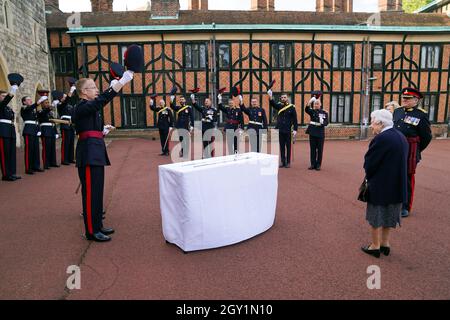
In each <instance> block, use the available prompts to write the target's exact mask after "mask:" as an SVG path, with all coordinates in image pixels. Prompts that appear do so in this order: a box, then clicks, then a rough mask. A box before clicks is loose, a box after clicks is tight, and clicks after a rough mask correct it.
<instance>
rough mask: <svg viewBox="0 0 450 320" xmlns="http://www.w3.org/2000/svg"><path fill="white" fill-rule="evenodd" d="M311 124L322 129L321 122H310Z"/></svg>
mask: <svg viewBox="0 0 450 320" xmlns="http://www.w3.org/2000/svg"><path fill="white" fill-rule="evenodd" d="M309 124H312V125H313V126H318V127H320V126H321V125H322V124H321V123H320V122H314V121H310V122H309Z"/></svg>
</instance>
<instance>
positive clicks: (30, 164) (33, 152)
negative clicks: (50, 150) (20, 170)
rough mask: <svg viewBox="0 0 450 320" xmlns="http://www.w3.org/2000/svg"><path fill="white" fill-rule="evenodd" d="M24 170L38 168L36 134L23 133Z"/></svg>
mask: <svg viewBox="0 0 450 320" xmlns="http://www.w3.org/2000/svg"><path fill="white" fill-rule="evenodd" d="M23 141H24V157H25V171H26V172H31V171H34V170H38V169H40V166H41V161H40V159H39V138H38V137H37V136H36V135H28V134H26V135H24V136H23Z"/></svg>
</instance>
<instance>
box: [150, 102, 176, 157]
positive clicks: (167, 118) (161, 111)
mask: <svg viewBox="0 0 450 320" xmlns="http://www.w3.org/2000/svg"><path fill="white" fill-rule="evenodd" d="M155 98H156V96H153V97H152V98H151V99H150V109H151V110H152V111H153V112H155V113H156V116H157V118H158V129H159V138H160V140H161V151H162V152H161V155H162V156H168V155H169V142H168V138H169V133H170V131H171V130H172V127H173V113H172V110H170V109H169V108H168V107H166V102H165V101H164V100H163V99H161V100H160V101H159V106H156V105H155V100H154V99H155Z"/></svg>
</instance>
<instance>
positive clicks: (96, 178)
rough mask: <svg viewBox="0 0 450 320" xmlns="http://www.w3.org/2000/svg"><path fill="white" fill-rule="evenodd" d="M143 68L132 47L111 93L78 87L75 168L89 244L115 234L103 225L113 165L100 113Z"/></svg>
mask: <svg viewBox="0 0 450 320" xmlns="http://www.w3.org/2000/svg"><path fill="white" fill-rule="evenodd" d="M143 64H144V56H143V53H142V49H141V48H140V47H139V46H135V45H132V46H130V47H128V49H127V52H126V54H125V65H126V66H127V68H128V70H127V71H125V72H124V74H123V76H122V77H121V78H120V79H119V80H116V79H114V80H113V81H111V86H110V88H109V89H108V90H106V91H105V92H103V93H102V94H99V90H98V89H97V86H96V84H95V82H94V80H92V79H88V78H84V79H80V80H78V81H77V83H76V91H77V93H78V96H79V98H80V102H79V103H78V104H77V106H76V107H75V109H74V112H73V115H72V122H73V124H74V125H75V130H76V133H77V134H78V142H77V147H76V165H77V168H78V176H79V178H80V182H81V190H82V203H83V218H84V225H85V235H86V239H88V240H93V241H96V242H106V241H110V240H111V238H110V237H109V235H111V234H112V233H114V230H113V229H111V228H105V227H104V226H103V222H102V215H103V192H104V184H105V166H109V165H110V162H109V158H108V154H107V151H106V145H105V142H104V134H103V130H104V126H103V119H102V117H101V110H102V109H103V108H104V107H105V106H106V105H107V104H108V103H109V102H111V100H113V99H114V97H115V96H116V95H117V94H118V93H119V92H120V91H121V90H122V88H123V86H125V85H126V84H128V83H129V82H131V81H132V80H133V76H134V72H142V71H143Z"/></svg>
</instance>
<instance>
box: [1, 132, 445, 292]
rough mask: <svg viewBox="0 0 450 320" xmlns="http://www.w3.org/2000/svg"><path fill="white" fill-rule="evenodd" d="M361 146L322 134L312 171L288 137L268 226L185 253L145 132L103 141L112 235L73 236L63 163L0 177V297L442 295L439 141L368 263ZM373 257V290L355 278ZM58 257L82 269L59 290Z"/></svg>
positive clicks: (154, 145)
mask: <svg viewBox="0 0 450 320" xmlns="http://www.w3.org/2000/svg"><path fill="white" fill-rule="evenodd" d="M367 145H368V143H367V142H359V141H353V142H351V141H334V142H327V143H326V145H325V152H326V154H325V159H324V165H323V170H322V171H321V172H311V171H308V170H306V168H307V166H308V163H307V158H308V146H307V144H306V143H305V142H301V143H298V144H297V145H296V157H295V159H296V160H295V162H294V164H293V167H292V168H291V169H282V170H280V173H279V197H278V209H277V219H276V223H275V226H274V227H273V228H272V229H271V230H269V231H268V232H267V233H265V234H263V235H262V236H259V237H257V238H254V239H251V240H250V241H247V242H244V243H241V244H238V245H235V246H230V247H226V248H221V249H216V250H210V251H203V252H196V253H191V254H187V255H185V254H183V253H182V252H181V251H180V250H178V249H177V248H176V247H174V246H170V245H166V244H165V242H164V239H163V236H162V232H161V218H160V211H159V194H158V179H157V166H158V165H159V164H162V163H164V161H167V158H162V157H159V156H157V154H158V151H159V147H158V142H156V141H149V140H140V139H136V140H116V141H113V142H112V143H111V144H110V146H109V154H110V159H111V162H112V164H113V165H112V166H111V167H108V168H107V178H106V185H107V187H106V194H105V206H106V208H107V211H108V212H107V215H108V219H107V220H106V221H107V225H108V226H113V227H115V228H116V231H117V232H116V234H115V235H114V237H113V241H112V242H110V243H107V244H97V243H90V242H87V241H86V240H83V239H82V238H81V236H80V235H81V234H82V232H83V224H82V220H81V218H80V216H79V214H80V212H81V200H80V195H75V193H74V191H75V189H76V187H77V184H78V180H77V175H76V170H75V168H74V167H62V168H59V169H51V170H50V171H49V172H45V173H41V174H39V175H35V176H31V177H30V176H26V177H24V179H22V180H21V181H18V182H15V183H6V182H0V203H1V213H0V215H1V216H0V219H1V224H0V299H358V298H362V299H381V298H383V299H429V298H430V299H449V298H450V254H449V252H450V241H449V238H450V236H449V235H450V219H449V214H450V210H449V208H450V165H449V164H450V140H439V141H433V142H432V143H431V145H430V147H429V149H427V151H426V152H425V154H424V160H423V162H422V163H421V164H420V166H419V168H418V174H417V189H416V201H415V210H414V214H413V216H412V217H410V218H408V219H405V220H403V226H402V228H400V229H397V230H396V231H395V232H394V234H393V239H392V254H391V256H389V257H382V258H381V259H379V260H377V259H375V258H372V257H369V256H367V255H365V254H363V253H361V251H360V250H359V247H360V246H361V245H364V244H367V243H368V242H369V239H370V236H369V228H368V225H367V223H366V222H365V220H364V205H363V204H362V203H360V202H358V201H357V200H355V196H356V191H357V188H358V186H359V183H360V182H361V180H362V177H363V170H362V161H363V160H362V159H363V155H364V153H365V151H366V149H367ZM21 157H22V155H19V159H21ZM19 169H20V170H19V171H23V169H22V163H20V164H19ZM242 192H249V191H248V190H242ZM372 264H377V265H378V266H379V267H380V268H381V273H382V276H381V281H382V288H381V290H368V289H367V287H366V280H367V278H368V274H367V273H366V269H367V267H368V266H370V265H372ZM69 265H79V266H80V267H81V276H82V280H81V287H82V288H81V290H73V291H69V290H67V289H66V288H65V285H66V279H67V277H68V274H66V268H67V267H68V266H69Z"/></svg>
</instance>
